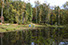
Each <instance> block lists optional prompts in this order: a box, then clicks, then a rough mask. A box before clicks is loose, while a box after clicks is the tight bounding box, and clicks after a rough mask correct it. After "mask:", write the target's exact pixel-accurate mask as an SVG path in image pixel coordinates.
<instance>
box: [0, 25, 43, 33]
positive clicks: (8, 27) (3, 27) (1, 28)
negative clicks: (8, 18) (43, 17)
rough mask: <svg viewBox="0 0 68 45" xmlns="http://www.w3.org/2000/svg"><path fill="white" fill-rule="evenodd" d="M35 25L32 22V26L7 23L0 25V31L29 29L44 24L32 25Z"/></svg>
mask: <svg viewBox="0 0 68 45" xmlns="http://www.w3.org/2000/svg"><path fill="white" fill-rule="evenodd" d="M32 26H33V25H32V24H31V27H29V24H28V25H13V24H10V25H6V24H2V25H0V32H10V31H19V30H28V29H35V28H37V27H43V26H42V25H35V27H32Z"/></svg>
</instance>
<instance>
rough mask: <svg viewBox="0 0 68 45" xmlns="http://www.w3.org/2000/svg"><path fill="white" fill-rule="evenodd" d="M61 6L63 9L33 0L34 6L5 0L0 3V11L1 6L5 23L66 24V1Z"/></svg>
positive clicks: (67, 4)
mask: <svg viewBox="0 0 68 45" xmlns="http://www.w3.org/2000/svg"><path fill="white" fill-rule="evenodd" d="M0 2H1V1H0ZM2 6H4V7H2ZM63 7H64V9H60V7H59V6H55V7H52V8H53V9H50V6H49V4H48V5H47V4H46V3H44V4H40V3H39V1H37V2H35V7H32V5H31V4H30V3H25V2H22V1H5V2H4V5H2V3H0V12H1V11H2V10H1V8H3V16H4V21H5V23H18V24H27V23H30V22H33V23H38V24H51V25H54V24H56V25H63V24H68V2H66V3H65V4H64V5H63ZM0 15H1V13H0Z"/></svg>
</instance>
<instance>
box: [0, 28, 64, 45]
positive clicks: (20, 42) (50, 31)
mask: <svg viewBox="0 0 68 45" xmlns="http://www.w3.org/2000/svg"><path fill="white" fill-rule="evenodd" d="M3 34H4V37H2V43H3V44H1V42H0V44H1V45H59V43H60V42H61V41H63V39H64V38H65V37H64V35H63V34H65V32H64V30H63V29H62V28H51V27H46V28H38V29H35V30H24V31H16V32H8V33H3ZM0 40H1V38H0Z"/></svg>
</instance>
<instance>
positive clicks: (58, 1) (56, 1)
mask: <svg viewBox="0 0 68 45" xmlns="http://www.w3.org/2000/svg"><path fill="white" fill-rule="evenodd" d="M22 1H23V0H22ZM24 1H25V2H28V0H24ZM35 1H37V0H30V3H31V4H32V5H33V6H35V3H34V2H35ZM38 1H39V2H40V3H41V4H43V3H47V4H50V6H59V7H61V6H62V5H63V4H64V3H65V2H66V1H68V0H38Z"/></svg>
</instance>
